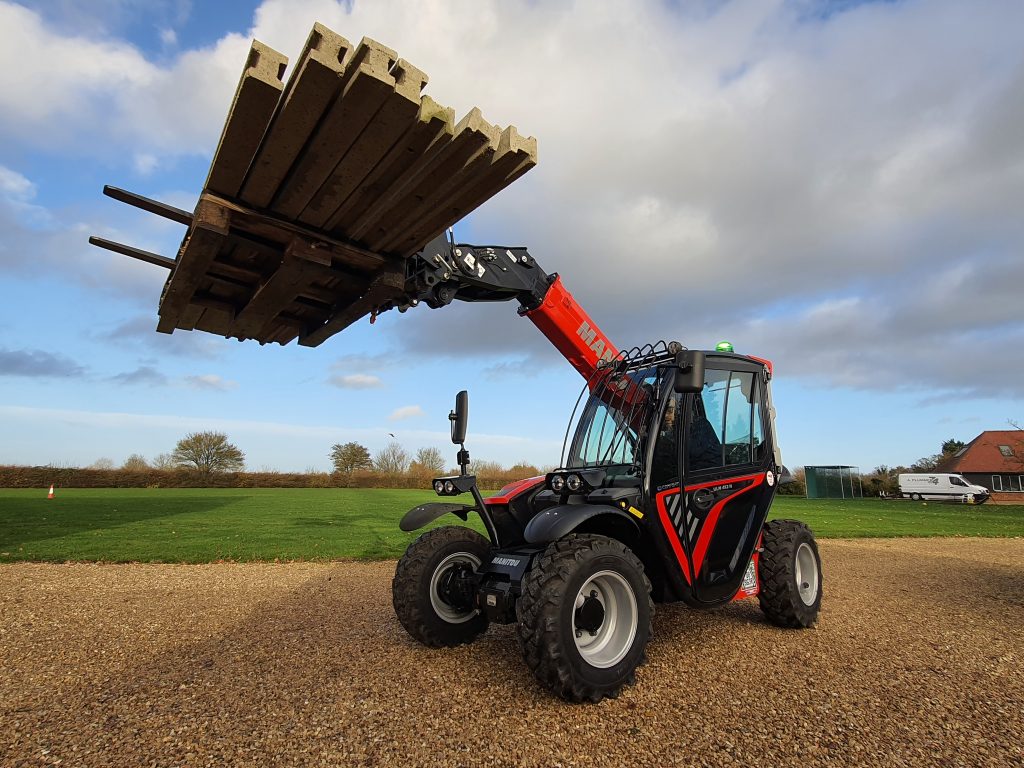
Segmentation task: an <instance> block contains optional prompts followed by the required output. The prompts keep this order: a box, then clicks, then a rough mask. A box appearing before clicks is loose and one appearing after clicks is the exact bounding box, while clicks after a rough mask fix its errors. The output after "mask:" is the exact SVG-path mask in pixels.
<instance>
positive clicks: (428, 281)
mask: <svg viewBox="0 0 1024 768" xmlns="http://www.w3.org/2000/svg"><path fill="white" fill-rule="evenodd" d="M105 192H106V193H107V194H109V195H110V196H111V197H115V198H116V199H120V200H122V201H124V202H128V203H130V204H131V205H134V206H136V207H139V208H142V209H144V210H147V211H150V212H152V213H156V214H158V215H161V216H164V217H166V218H169V219H172V220H174V221H178V222H180V223H183V224H188V225H190V227H191V226H192V224H193V217H192V215H191V214H189V213H188V212H186V211H182V210H179V209H176V208H172V207H171V206H167V205H165V204H163V203H159V202H157V201H155V200H150V199H148V198H144V197H142V196H140V195H135V194H133V193H129V192H125V191H124V190H118V189H114V188H107V189H106V190H105ZM261 220H262V219H261ZM268 221H270V222H271V223H272V224H274V226H277V227H280V226H283V225H281V223H280V222H279V221H277V220H269V219H268ZM289 231H290V230H289ZM239 237H241V238H243V239H244V238H245V237H249V238H250V240H251V235H249V236H246V235H244V234H243V235H240V236H239ZM250 240H245V242H247V243H249V242H250ZM91 242H93V243H94V244H96V245H100V246H102V247H104V248H108V249H111V250H115V251H117V252H119V253H123V254H126V255H129V256H132V257H134V258H137V259H141V260H143V261H147V262H150V263H152V264H157V265H159V266H161V267H164V268H166V269H170V270H172V271H176V270H177V269H178V268H180V265H179V264H178V262H176V261H175V260H173V259H167V258H165V257H163V256H159V255H157V254H153V253H149V252H147V251H140V250H139V249H136V248H131V247H129V246H125V245H122V244H119V243H111V242H109V241H106V240H102V239H100V238H92V239H91ZM404 264H405V267H404V268H405V274H404V283H402V278H401V275H399V276H398V286H397V287H398V290H397V292H396V293H393V294H392V297H391V298H388V299H387V300H385V301H383V303H379V304H374V305H372V306H369V308H368V309H369V313H370V314H371V317H372V316H375V315H377V314H380V313H381V312H385V311H388V310H391V309H398V310H399V311H402V312H404V311H407V310H409V309H410V308H412V307H415V306H417V305H419V304H421V303H425V304H426V305H427V306H429V307H432V308H439V307H444V306H447V305H448V304H450V303H451V302H452V301H456V300H458V301H467V302H476V301H509V300H516V301H518V302H519V305H520V306H519V313H520V314H521V315H525V316H526V317H528V318H529V319H530V320H531V321H532V322H533V323H534V325H536V326H537V328H539V329H540V331H541V333H543V334H544V335H545V336H546V337H547V338H548V340H549V341H550V342H551V343H552V344H554V345H555V347H556V348H557V349H558V350H559V351H560V352H561V353H562V354H563V355H564V356H565V358H566V359H567V360H568V361H569V362H570V363H571V364H572V366H573V367H574V368H575V369H576V370H577V371H578V372H579V373H580V374H581V375H582V376H583V377H584V379H585V380H586V385H585V387H584V389H583V392H582V394H581V396H580V399H579V400H578V401H577V404H576V408H575V409H574V410H573V413H572V416H571V418H570V422H569V427H568V429H567V430H566V438H565V442H564V444H563V452H562V460H561V466H560V468H559V469H558V470H556V471H554V472H551V473H549V474H548V475H547V476H546V477H535V478H530V479H526V480H522V481H519V482H516V483H513V484H511V485H509V486H506V487H505V488H502V489H501V490H500V491H499V492H498V494H497V495H495V496H492V497H490V498H487V499H485V498H483V495H482V494H481V493H480V490H479V489H478V488H477V484H476V478H475V477H474V476H473V475H471V474H469V472H468V467H469V464H470V461H469V453H468V451H466V449H465V439H466V424H467V418H468V397H467V395H466V393H465V392H460V393H459V394H458V396H457V397H456V407H455V410H454V411H453V412H452V413H451V415H450V417H449V418H450V420H451V435H452V442H453V443H455V444H457V445H459V447H460V449H459V451H458V464H459V467H460V470H461V471H460V474H458V475H454V476H452V477H439V478H436V479H435V480H433V488H434V490H435V491H436V492H437V494H438V495H439V496H443V497H455V496H459V495H463V494H469V496H470V499H471V500H470V501H469V503H459V502H457V501H454V500H446V501H441V502H433V503H428V504H422V505H420V506H418V507H415V508H414V509H412V510H410V511H409V512H408V513H406V515H405V516H404V517H403V518H402V521H401V528H402V530H404V531H414V530H418V529H420V528H422V527H424V526H426V525H428V524H430V523H432V522H434V521H435V520H437V519H438V518H440V517H442V516H443V515H447V514H452V515H455V516H456V517H458V518H460V519H461V520H463V521H466V520H468V518H469V514H470V513H471V512H475V513H477V514H478V515H479V516H480V518H481V519H482V520H483V525H484V528H485V530H486V531H487V536H486V537H484V536H482V535H480V534H479V533H477V532H476V531H475V530H473V529H472V528H469V527H466V526H459V525H453V526H442V527H436V528H432V529H431V530H428V531H427V532H426V533H424V534H423V535H421V536H420V537H419V538H418V539H416V540H415V541H414V542H413V543H412V544H411V545H410V546H409V548H408V550H407V551H406V553H405V554H404V555H403V557H402V558H401V560H400V561H399V563H398V567H397V569H396V571H395V577H394V581H393V583H392V594H393V602H394V607H395V612H396V614H397V615H398V619H399V621H401V623H402V625H403V626H404V627H405V629H406V630H407V631H408V632H409V634H410V635H412V636H413V637H414V638H415V639H417V640H419V641H420V642H422V643H424V644H426V645H429V646H435V647H438V646H455V645H460V644H462V643H468V642H470V641H471V640H473V639H474V638H476V637H477V636H478V635H479V634H480V633H482V632H483V631H484V630H485V629H486V628H487V625H488V624H489V623H490V622H497V623H503V624H516V625H517V629H518V631H517V635H518V638H519V643H520V647H521V649H522V653H523V658H524V659H525V660H526V663H527V665H528V666H529V667H530V669H531V670H532V671H533V673H534V675H536V677H537V679H538V680H539V681H540V682H541V683H542V684H543V685H545V686H547V687H548V688H549V689H550V690H552V691H553V692H555V693H556V694H558V695H560V696H562V697H563V698H565V699H568V700H570V701H600V700H601V699H603V698H604V697H606V696H616V695H618V693H619V692H620V691H621V690H622V688H623V686H625V685H627V684H630V683H632V682H633V681H634V678H635V672H636V668H637V666H638V665H639V664H640V663H641V662H642V661H643V660H644V657H645V648H646V646H647V642H648V640H649V639H650V636H651V617H652V615H653V612H654V603H656V602H657V603H663V602H676V601H682V602H684V603H686V604H688V605H690V606H692V607H695V608H714V607H717V606H721V605H724V604H726V603H728V602H730V601H732V600H735V599H740V598H745V597H752V596H754V595H756V596H757V598H758V600H759V601H760V605H761V608H762V610H763V611H764V613H765V615H766V616H767V618H768V620H769V621H771V622H772V623H774V624H777V625H779V626H783V627H809V626H812V625H813V624H814V623H815V622H816V621H817V618H818V611H819V608H820V605H821V562H820V559H819V556H818V548H817V545H816V543H815V540H814V536H813V534H812V533H811V531H810V529H809V528H808V527H807V526H806V525H804V524H803V523H800V522H797V521H793V520H771V521H768V511H769V509H770V507H771V503H772V499H773V498H774V496H775V491H776V487H777V483H778V482H779V479H780V475H781V474H784V473H785V469H784V467H783V466H782V463H781V458H780V454H779V450H778V444H777V441H776V436H775V412H774V409H773V408H772V400H771V378H772V366H771V363H769V362H768V361H767V360H762V359H760V358H756V357H750V356H745V355H739V354H734V353H733V351H732V349H731V347H727V348H724V349H723V348H721V347H722V345H719V347H720V348H718V349H716V350H714V351H707V352H702V351H695V350H689V349H685V348H683V347H682V346H681V345H680V344H678V343H676V342H667V343H666V342H664V341H659V342H656V343H651V344H648V345H646V346H643V347H636V348H633V349H630V350H619V349H617V348H616V347H615V346H614V345H613V344H612V343H611V342H610V341H609V340H608V339H607V337H606V336H605V335H604V334H603V333H602V332H601V331H600V329H598V327H597V326H596V324H595V323H594V321H593V320H591V318H590V317H589V315H588V314H587V313H586V312H584V311H583V309H582V307H580V306H579V304H578V303H577V302H576V301H575V299H573V297H572V295H571V294H570V293H569V292H568V291H567V290H566V289H565V287H564V286H563V285H562V281H561V279H560V278H559V277H558V275H557V274H550V275H549V274H547V273H545V272H544V271H543V270H542V269H541V268H540V267H539V266H538V265H537V263H536V261H535V260H534V259H533V257H532V256H531V255H530V254H529V252H528V251H527V250H526V248H522V247H505V246H475V245H467V244H456V243H454V242H453V241H452V240H450V239H449V237H448V236H445V235H441V236H439V237H437V238H435V239H434V240H432V241H431V242H430V243H428V244H427V246H426V247H425V248H424V249H423V250H422V251H420V252H418V253H416V254H414V255H413V256H411V257H410V258H408V259H407V260H405V262H404ZM172 274H173V272H172ZM166 292H167V289H166V288H165V299H166ZM372 295H373V294H372V292H368V293H366V296H367V297H369V296H372ZM361 301H362V302H363V303H364V304H365V303H366V299H365V298H364V299H361ZM215 304H216V305H217V306H220V305H222V304H223V302H215ZM371 304H372V302H371ZM339 311H340V312H341V314H342V315H343V316H345V317H346V318H347V320H346V322H349V321H351V320H352V319H354V315H355V314H358V313H356V312H355V310H351V311H350V309H349V308H344V307H342V309H341V310H339ZM363 311H366V310H364V309H360V310H359V312H363ZM350 315H352V317H350ZM300 343H301V336H300Z"/></svg>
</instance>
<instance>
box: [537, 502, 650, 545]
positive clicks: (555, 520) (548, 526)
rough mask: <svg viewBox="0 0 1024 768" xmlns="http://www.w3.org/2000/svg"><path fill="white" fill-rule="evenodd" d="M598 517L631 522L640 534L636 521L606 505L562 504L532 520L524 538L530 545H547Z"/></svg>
mask: <svg viewBox="0 0 1024 768" xmlns="http://www.w3.org/2000/svg"><path fill="white" fill-rule="evenodd" d="M598 515H612V516H614V517H619V518H622V519H623V520H626V521H627V522H629V524H630V525H631V526H632V527H633V530H635V531H636V532H637V534H639V533H640V526H638V525H637V524H636V520H634V519H633V518H632V517H630V516H629V515H627V514H626V513H625V512H622V511H621V510H618V509H616V508H615V507H611V506H608V505H606V504H561V505H559V506H557V507H551V508H550V509H546V510H544V511H543V512H541V513H540V514H539V515H537V516H536V517H534V518H533V519H532V520H530V522H529V523H527V525H526V530H525V531H524V532H523V537H524V538H525V539H526V541H527V542H528V543H530V544H546V543H548V542H551V541H555V540H557V539H560V538H562V537H563V536H567V535H568V534H570V533H572V532H573V531H574V530H575V529H576V528H577V527H579V525H580V524H581V523H583V522H585V521H587V520H589V519H590V518H592V517H597V516H598Z"/></svg>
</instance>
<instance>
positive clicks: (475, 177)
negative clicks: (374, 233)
mask: <svg viewBox="0 0 1024 768" xmlns="http://www.w3.org/2000/svg"><path fill="white" fill-rule="evenodd" d="M484 130H485V131H486V132H487V134H488V137H489V141H488V142H487V144H486V145H484V146H483V147H481V148H480V149H479V150H478V151H476V152H474V153H473V154H472V155H470V156H469V157H467V158H466V160H465V162H464V163H463V164H462V165H461V166H453V167H454V170H453V171H451V172H448V173H444V174H437V175H435V176H434V177H431V178H428V179H426V180H425V182H424V186H425V187H426V189H427V192H426V194H425V195H423V196H422V197H417V198H416V199H414V200H413V201H412V205H410V206H409V208H408V209H407V210H405V211H403V212H402V213H401V214H399V215H396V218H395V219H394V221H393V222H391V224H392V228H391V232H392V234H391V235H390V236H388V237H387V238H385V239H384V240H382V241H378V242H375V243H374V250H379V251H386V252H391V250H392V248H394V247H395V245H396V244H397V243H399V242H404V241H406V240H408V239H409V237H410V235H411V232H410V230H411V228H412V226H413V225H414V224H415V223H416V222H417V221H420V220H422V219H423V218H424V217H427V216H435V215H436V213H437V210H438V208H443V207H444V206H446V205H447V204H448V203H449V201H450V200H451V199H452V197H453V196H455V195H457V194H459V192H460V190H463V189H465V188H466V186H467V185H471V184H475V183H477V182H478V181H479V179H480V178H481V176H482V175H483V174H484V173H486V172H487V170H488V169H489V168H490V167H491V163H492V161H493V159H494V156H495V155H496V154H497V152H498V148H499V146H500V144H501V137H502V131H501V129H500V128H498V127H497V126H494V125H486V126H485V127H484Z"/></svg>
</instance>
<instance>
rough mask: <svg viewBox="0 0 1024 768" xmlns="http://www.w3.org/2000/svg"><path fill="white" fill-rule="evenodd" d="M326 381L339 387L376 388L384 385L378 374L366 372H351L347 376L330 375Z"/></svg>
mask: <svg viewBox="0 0 1024 768" xmlns="http://www.w3.org/2000/svg"><path fill="white" fill-rule="evenodd" d="M328 381H329V382H330V383H331V384H333V385H334V386H336V387H339V388H341V389H376V388H378V387H382V386H384V382H383V381H382V380H381V378H380V376H371V375H369V374H366V373H352V374H349V375H347V376H331V378H330V379H328Z"/></svg>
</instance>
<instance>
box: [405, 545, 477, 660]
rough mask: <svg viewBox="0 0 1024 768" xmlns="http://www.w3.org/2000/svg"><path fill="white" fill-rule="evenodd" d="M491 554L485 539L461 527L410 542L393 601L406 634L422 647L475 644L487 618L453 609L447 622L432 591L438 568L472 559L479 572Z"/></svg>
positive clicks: (438, 597)
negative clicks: (459, 612)
mask: <svg viewBox="0 0 1024 768" xmlns="http://www.w3.org/2000/svg"><path fill="white" fill-rule="evenodd" d="M490 552H491V544H490V542H489V541H488V540H487V539H485V538H484V537H483V536H481V535H480V534H479V533H477V532H476V531H474V530H472V529H470V528H464V527H462V526H458V525H447V526H443V527H441V528H434V529H433V530H430V531H427V532H426V533H424V534H422V535H421V536H420V537H419V538H417V539H416V541H414V542H413V543H412V544H410V545H409V548H408V549H407V550H405V554H404V555H402V559H401V560H399V561H398V567H397V568H395V578H394V579H393V580H392V581H391V601H392V604H393V605H394V607H395V615H396V616H398V620H399V621H400V622H401V624H402V626H403V627H405V631H406V632H408V633H409V634H410V635H412V637H413V638H414V639H416V640H419V641H420V642H421V643H423V644H424V645H429V646H431V647H432V648H444V647H452V646H456V645H462V644H463V643H468V642H471V641H472V640H473V639H475V638H476V637H477V636H478V635H479V634H480V633H481V632H483V631H484V630H486V629H487V617H486V616H485V615H484V614H483V613H481V612H480V611H479V610H474V611H472V612H467V613H464V614H462V615H458V616H456V615H454V614H456V613H457V611H454V610H453V611H451V612H450V614H451V615H450V616H449V618H445V616H443V615H441V614H439V613H438V609H437V608H436V607H435V603H437V601H438V600H440V596H439V595H437V594H435V595H434V599H433V600H432V599H431V590H432V582H433V581H434V576H435V572H437V571H438V570H441V571H442V572H443V571H444V570H447V569H448V568H449V567H451V566H452V565H454V564H457V563H458V562H460V560H461V562H466V561H472V560H474V559H475V561H476V563H475V567H477V568H479V566H480V564H482V563H486V562H487V561H488V560H489V559H490ZM460 556H463V557H461V558H460ZM453 557H454V560H453V559H451V558H453ZM439 605H441V606H442V607H444V605H443V603H440V604H439Z"/></svg>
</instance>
